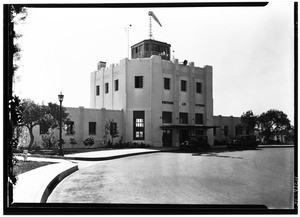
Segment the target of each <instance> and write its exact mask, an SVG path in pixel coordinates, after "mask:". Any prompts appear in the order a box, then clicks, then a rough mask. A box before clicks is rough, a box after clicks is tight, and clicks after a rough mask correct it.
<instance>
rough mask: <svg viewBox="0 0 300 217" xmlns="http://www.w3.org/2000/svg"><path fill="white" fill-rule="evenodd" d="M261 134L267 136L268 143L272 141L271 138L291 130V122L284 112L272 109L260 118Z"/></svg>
mask: <svg viewBox="0 0 300 217" xmlns="http://www.w3.org/2000/svg"><path fill="white" fill-rule="evenodd" d="M258 124H259V128H260V132H261V134H262V135H263V136H265V138H266V141H267V142H269V141H270V137H271V136H274V135H276V134H281V135H282V133H283V132H287V131H289V130H290V129H291V124H290V120H289V119H288V118H287V115H286V114H285V113H283V112H282V111H278V110H275V109H271V110H269V111H267V112H266V113H262V114H261V115H260V116H259V117H258Z"/></svg>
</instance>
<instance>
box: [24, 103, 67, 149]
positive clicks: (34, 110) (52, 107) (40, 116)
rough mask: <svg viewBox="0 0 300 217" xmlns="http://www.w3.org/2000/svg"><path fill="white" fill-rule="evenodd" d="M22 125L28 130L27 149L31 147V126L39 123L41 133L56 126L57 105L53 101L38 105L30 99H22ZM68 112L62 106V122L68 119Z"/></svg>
mask: <svg viewBox="0 0 300 217" xmlns="http://www.w3.org/2000/svg"><path fill="white" fill-rule="evenodd" d="M21 109H22V117H23V122H22V125H23V126H26V127H27V128H28V130H29V135H30V142H29V146H28V149H30V148H31V146H32V144H33V142H34V135H33V128H34V127H35V126H37V125H40V127H41V128H43V129H45V130H43V131H44V132H43V134H47V133H48V130H49V129H52V130H54V129H55V128H57V127H58V122H59V105H57V104H55V103H48V106H45V105H38V104H36V103H35V102H34V101H32V100H30V99H24V100H23V101H22V103H21ZM68 115H69V113H67V112H66V108H62V122H63V123H64V122H66V121H69V118H68Z"/></svg>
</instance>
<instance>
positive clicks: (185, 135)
mask: <svg viewBox="0 0 300 217" xmlns="http://www.w3.org/2000/svg"><path fill="white" fill-rule="evenodd" d="M188 139H189V131H188V130H179V142H180V143H182V142H184V141H187V140H188Z"/></svg>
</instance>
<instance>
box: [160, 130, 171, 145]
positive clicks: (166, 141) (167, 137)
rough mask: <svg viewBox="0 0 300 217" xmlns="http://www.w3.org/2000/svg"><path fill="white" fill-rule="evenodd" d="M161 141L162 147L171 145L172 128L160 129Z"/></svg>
mask: <svg viewBox="0 0 300 217" xmlns="http://www.w3.org/2000/svg"><path fill="white" fill-rule="evenodd" d="M162 133H163V136H162V143H163V147H171V146H172V130H163V131H162Z"/></svg>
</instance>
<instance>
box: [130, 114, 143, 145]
mask: <svg viewBox="0 0 300 217" xmlns="http://www.w3.org/2000/svg"><path fill="white" fill-rule="evenodd" d="M133 139H134V140H144V139H145V112H144V111H133Z"/></svg>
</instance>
